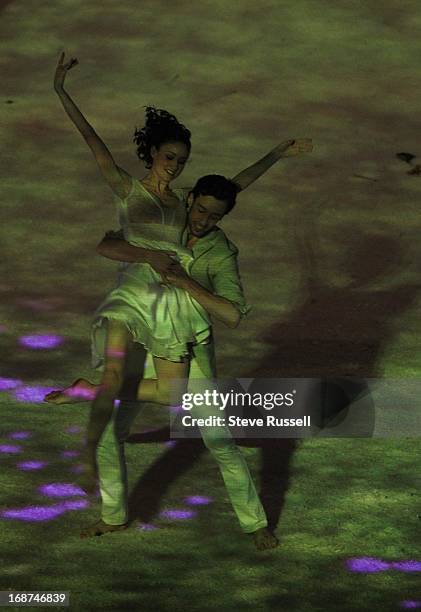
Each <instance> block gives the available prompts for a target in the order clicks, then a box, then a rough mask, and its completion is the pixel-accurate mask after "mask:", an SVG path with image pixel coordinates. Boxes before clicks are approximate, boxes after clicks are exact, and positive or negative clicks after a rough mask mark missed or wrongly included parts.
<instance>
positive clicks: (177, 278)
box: [164, 262, 192, 289]
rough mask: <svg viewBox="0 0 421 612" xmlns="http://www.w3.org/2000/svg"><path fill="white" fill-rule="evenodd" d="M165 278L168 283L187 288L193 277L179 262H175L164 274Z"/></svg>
mask: <svg viewBox="0 0 421 612" xmlns="http://www.w3.org/2000/svg"><path fill="white" fill-rule="evenodd" d="M164 280H165V282H166V283H170V284H171V285H174V287H179V288H180V289H187V287H188V285H189V283H191V280H192V279H191V278H190V276H189V275H188V274H187V272H186V271H185V270H184V268H183V267H182V266H181V265H180V264H179V263H176V262H173V266H172V267H171V269H170V270H169V271H168V272H166V273H165V274H164Z"/></svg>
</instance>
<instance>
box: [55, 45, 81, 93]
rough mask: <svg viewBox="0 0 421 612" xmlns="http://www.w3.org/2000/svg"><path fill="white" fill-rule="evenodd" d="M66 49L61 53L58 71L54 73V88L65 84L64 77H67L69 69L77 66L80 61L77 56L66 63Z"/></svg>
mask: <svg viewBox="0 0 421 612" xmlns="http://www.w3.org/2000/svg"><path fill="white" fill-rule="evenodd" d="M63 62H64V51H63V52H62V53H61V55H60V57H59V60H58V64H57V68H56V72H55V74H54V89H56V90H57V89H61V88H62V87H63V85H64V79H65V78H66V74H67V72H68V71H69V70H71V69H72V68H73V66H76V65H77V64H78V63H79V62H78V61H77V59H76V58H75V57H72V58H70V61H69V62H67V64H64V63H63Z"/></svg>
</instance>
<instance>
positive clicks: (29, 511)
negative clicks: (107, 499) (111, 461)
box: [0, 499, 89, 523]
mask: <svg viewBox="0 0 421 612" xmlns="http://www.w3.org/2000/svg"><path fill="white" fill-rule="evenodd" d="M88 506H89V502H88V501H87V500H85V499H78V500H74V501H67V502H62V503H61V504H54V506H26V508H13V509H10V510H3V511H2V512H0V517H1V518H5V519H11V520H16V521H25V522H30V523H32V522H41V521H52V520H53V519H55V518H57V517H58V516H60V515H61V514H64V513H65V512H69V511H71V510H83V509H84V508H87V507H88Z"/></svg>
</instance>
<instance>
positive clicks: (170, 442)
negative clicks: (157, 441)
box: [164, 440, 177, 448]
mask: <svg viewBox="0 0 421 612" xmlns="http://www.w3.org/2000/svg"><path fill="white" fill-rule="evenodd" d="M164 446H166V447H167V448H174V446H177V440H168V442H164Z"/></svg>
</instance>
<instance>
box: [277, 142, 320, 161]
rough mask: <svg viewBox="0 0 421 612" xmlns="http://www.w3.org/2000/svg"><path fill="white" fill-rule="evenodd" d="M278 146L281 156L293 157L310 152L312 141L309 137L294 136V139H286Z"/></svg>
mask: <svg viewBox="0 0 421 612" xmlns="http://www.w3.org/2000/svg"><path fill="white" fill-rule="evenodd" d="M279 147H280V150H281V151H282V154H281V157H293V156H294V155H300V154H301V153H311V151H312V150H313V141H312V139H311V138H296V139H295V140H286V141H285V142H283V143H282V144H280V145H279Z"/></svg>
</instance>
